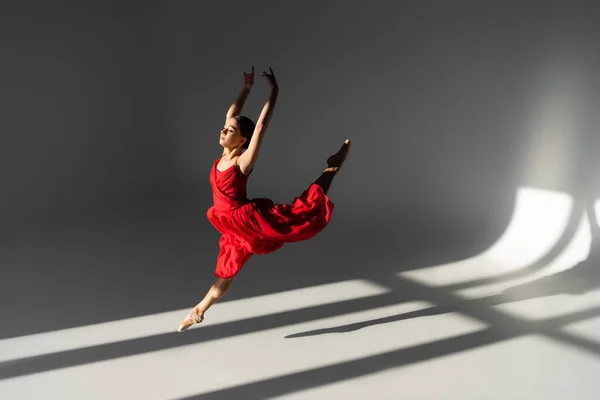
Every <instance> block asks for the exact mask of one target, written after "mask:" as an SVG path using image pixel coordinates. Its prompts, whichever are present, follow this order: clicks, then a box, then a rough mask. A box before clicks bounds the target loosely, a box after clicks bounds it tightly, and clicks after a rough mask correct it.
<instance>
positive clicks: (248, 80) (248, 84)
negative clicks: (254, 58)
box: [244, 66, 254, 89]
mask: <svg viewBox="0 0 600 400" xmlns="http://www.w3.org/2000/svg"><path fill="white" fill-rule="evenodd" d="M252 85H254V66H253V67H252V72H250V73H247V72H244V87H245V88H246V89H252Z"/></svg>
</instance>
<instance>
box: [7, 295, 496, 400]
mask: <svg viewBox="0 0 600 400" xmlns="http://www.w3.org/2000/svg"><path fill="white" fill-rule="evenodd" d="M431 306H432V304H429V303H425V302H410V303H403V304H396V305H393V306H388V307H382V308H377V309H372V310H368V311H364V312H358V313H351V314H345V315H339V316H333V317H331V318H324V319H320V320H315V321H310V322H306V323H299V324H294V325H288V326H285V327H278V328H275V329H268V330H262V331H257V332H253V333H250V334H245V335H239V336H235V337H229V338H224V339H219V340H213V341H210V342H206V343H197V344H192V345H186V346H181V347H177V348H171V349H166V350H159V351H153V352H149V353H144V354H139V355H135V356H129V357H122V358H119V359H115V360H107V361H101V362H95V363H91V364H86V365H82V366H75V367H68V368H63V369H59V370H54V371H47V372H42V373H37V374H32V375H28V376H21V377H17V378H10V379H6V380H3V381H0V392H2V393H6V394H7V395H8V397H9V398H13V397H11V396H15V398H16V395H17V394H18V396H19V398H41V397H43V398H46V399H47V398H60V399H62V400H67V399H81V398H86V399H89V400H92V399H107V398H114V396H115V394H116V393H118V397H119V398H143V399H147V400H150V399H157V400H158V399H161V400H164V399H173V398H181V397H185V396H189V395H193V394H198V393H205V392H210V391H214V390H222V389H226V388H229V387H232V386H237V385H242V384H248V383H253V382H258V381H262V380H265V379H270V378H274V377H278V376H283V375H287V374H291V373H298V372H301V371H307V370H311V369H313V368H318V367H322V366H327V365H335V364H337V363H340V362H344V361H350V360H357V359H361V358H363V357H368V356H372V355H376V354H383V353H386V352H389V351H394V350H398V349H403V348H410V347H412V346H415V345H419V344H424V343H429V342H436V341H438V340H443V339H446V338H450V337H456V336H461V335H464V334H467V333H470V332H475V331H480V330H483V329H485V328H486V327H487V325H485V324H483V323H481V322H479V321H476V320H473V319H471V318H468V317H466V316H463V315H461V314H459V313H446V314H440V315H433V316H429V317H427V318H412V319H405V320H399V321H395V322H389V323H384V324H379V325H377V324H375V325H371V326H366V327H363V328H362V329H359V330H355V331H352V332H347V333H341V334H339V333H338V334H336V333H332V334H322V335H315V336H307V337H302V338H293V339H289V338H286V336H289V335H294V334H297V333H302V332H307V331H315V330H317V331H318V330H321V329H327V328H333V327H336V326H344V325H348V324H353V323H363V322H365V321H370V320H374V319H379V318H386V317H390V316H395V315H401V314H404V313H409V312H414V311H417V310H422V309H425V308H428V307H431ZM198 329H202V328H198ZM107 382H110V384H107Z"/></svg>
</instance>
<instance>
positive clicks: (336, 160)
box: [327, 139, 351, 171]
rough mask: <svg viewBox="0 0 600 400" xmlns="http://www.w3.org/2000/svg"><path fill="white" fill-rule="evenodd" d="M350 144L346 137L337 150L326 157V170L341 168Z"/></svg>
mask: <svg viewBox="0 0 600 400" xmlns="http://www.w3.org/2000/svg"><path fill="white" fill-rule="evenodd" d="M350 145H351V143H350V140H348V139H346V140H345V141H344V144H343V145H342V147H340V149H339V150H338V152H337V153H335V154H334V155H332V156H330V157H329V158H328V159H327V169H328V170H331V171H338V170H339V169H340V168H342V165H343V164H344V161H346V157H348V153H350Z"/></svg>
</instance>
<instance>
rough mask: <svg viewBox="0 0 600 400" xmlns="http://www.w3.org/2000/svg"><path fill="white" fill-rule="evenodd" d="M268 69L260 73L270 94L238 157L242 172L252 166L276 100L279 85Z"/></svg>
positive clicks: (247, 170) (250, 168) (245, 172)
mask: <svg viewBox="0 0 600 400" xmlns="http://www.w3.org/2000/svg"><path fill="white" fill-rule="evenodd" d="M269 71H270V73H268V72H263V73H262V75H263V76H264V77H266V78H267V80H268V81H269V84H270V85H271V94H270V95H269V98H268V100H267V102H266V103H265V105H264V107H263V109H262V112H261V113H260V117H258V121H256V127H255V128H254V133H253V134H252V138H251V139H250V143H249V144H248V148H247V150H246V151H245V152H244V154H242V155H241V156H240V158H239V159H238V165H239V167H240V170H241V171H242V173H244V174H247V173H249V172H250V171H252V169H253V168H254V164H255V163H256V159H257V158H258V153H259V151H260V147H261V144H262V140H263V137H264V134H265V131H266V130H267V127H268V126H269V123H270V122H271V118H272V117H273V111H274V110H275V103H276V102H277V96H278V94H279V85H278V84H277V80H276V79H275V74H274V73H273V70H272V69H271V68H269Z"/></svg>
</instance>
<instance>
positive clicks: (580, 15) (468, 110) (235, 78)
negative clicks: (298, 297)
mask: <svg viewBox="0 0 600 400" xmlns="http://www.w3.org/2000/svg"><path fill="white" fill-rule="evenodd" d="M527 4H528V5H527V6H523V5H522V4H521V3H517V2H472V1H471V2H466V1H453V2H434V1H427V2H423V1H403V2H395V3H392V2H368V3H364V4H361V5H360V7H352V6H350V5H349V3H347V2H341V1H327V2H321V3H317V2H294V3H291V2H274V1H272V2H260V3H256V2H253V3H242V4H240V5H238V6H232V5H230V4H229V3H222V4H221V5H218V6H216V5H211V7H210V8H208V7H207V6H205V5H202V4H200V3H196V2H177V3H173V4H172V5H170V6H166V5H163V7H164V8H163V10H162V11H161V14H162V15H163V16H164V18H163V19H162V21H163V25H162V29H165V32H166V34H165V37H167V36H168V45H167V47H168V49H169V56H168V57H167V62H168V65H167V66H166V71H167V72H166V74H167V79H168V83H167V87H168V94H167V96H166V99H167V101H166V103H167V104H168V109H169V115H170V117H169V123H170V125H169V127H168V130H169V134H170V137H172V138H173V141H174V142H173V148H174V149H175V151H176V156H175V157H174V159H176V160H177V162H178V171H179V173H180V175H181V176H182V177H183V178H184V179H185V180H186V181H188V182H190V183H191V184H193V185H199V186H201V185H203V184H204V183H203V182H205V181H206V179H207V175H206V174H207V172H208V169H209V168H210V165H211V163H212V161H213V160H214V159H216V158H217V157H218V156H219V155H220V148H219V147H218V144H217V135H218V131H219V129H220V127H221V124H222V123H223V118H224V113H225V111H226V108H227V107H228V106H229V104H230V102H231V100H232V99H233V98H234V97H235V95H236V94H237V91H238V90H239V88H240V87H241V84H242V72H243V71H245V70H249V68H250V67H251V65H255V66H256V68H257V72H258V73H260V72H261V71H262V70H263V69H266V68H268V67H269V66H271V67H273V69H274V71H275V73H276V75H277V77H278V79H279V82H280V86H281V93H280V102H279V104H278V106H277V111H276V113H275V116H274V119H273V123H272V125H271V128H270V129H269V131H268V134H267V137H266V139H265V142H264V147H263V152H262V153H261V158H260V161H259V164H258V166H257V169H256V173H255V175H254V176H253V181H252V184H251V186H250V188H251V194H254V195H258V196H269V197H274V198H276V199H277V200H281V201H285V200H288V199H290V198H291V197H292V196H293V195H295V194H296V193H299V191H300V190H301V189H302V188H303V187H304V186H305V185H306V184H307V183H308V182H309V180H310V179H312V178H313V177H315V176H316V175H317V173H318V172H319V170H320V168H321V167H322V165H323V160H324V158H325V156H326V155H328V154H329V153H330V152H331V151H332V150H335V149H336V148H337V147H338V145H339V144H340V143H341V142H342V140H343V139H344V138H346V137H350V138H352V139H353V140H354V148H353V155H352V158H351V159H350V160H349V163H348V164H347V166H346V167H345V170H344V173H343V174H342V175H340V177H339V180H338V182H336V187H335V189H334V190H333V192H332V196H333V197H334V200H337V202H338V203H339V204H340V205H341V206H340V207H339V208H338V213H349V214H355V215H360V216H362V217H364V219H371V220H378V221H380V222H381V223H387V222H386V221H388V220H389V219H398V220H399V221H402V222H406V221H408V220H411V219H412V218H415V219H418V220H419V221H421V222H422V221H424V220H425V221H431V222H432V223H433V221H440V223H444V221H445V222H459V221H460V223H464V224H470V223H473V224H475V225H479V224H481V225H480V226H488V227H489V226H493V225H495V224H499V225H503V224H504V223H506V220H507V218H508V216H509V215H510V212H511V210H512V206H513V200H514V199H513V197H514V195H515V190H516V188H517V187H519V186H520V185H528V186H534V187H541V188H547V189H556V190H566V191H573V190H575V187H576V186H577V185H576V184H575V183H576V181H577V180H578V178H577V177H578V176H580V175H581V173H582V170H585V169H586V168H587V167H581V166H580V165H579V164H580V161H582V160H583V159H584V158H589V157H590V154H586V153H585V149H588V150H589V149H592V148H594V149H597V148H598V143H590V142H589V141H590V140H593V136H590V135H594V134H595V132H592V130H591V129H590V127H592V126H595V125H594V124H593V123H592V122H593V121H591V120H590V115H593V113H594V112H595V111H594V110H595V106H594V104H597V103H593V102H592V101H591V96H592V94H593V90H591V88H592V85H594V84H597V82H596V81H593V80H592V79H593V78H595V72H594V71H595V70H594V68H595V65H597V59H594V57H595V54H596V53H597V51H596V50H595V49H597V48H598V46H597V45H598V38H599V36H598V33H599V29H600V28H598V26H599V24H596V23H595V21H597V20H598V18H597V17H598V13H597V8H598V7H594V8H593V7H591V6H589V5H587V6H585V7H584V6H581V7H579V8H578V7H577V5H576V4H575V5H574V3H571V2H562V3H558V2H554V3H551V2H543V3H542V2H539V5H537V6H536V5H535V3H534V2H528V3H527ZM255 87H256V88H255V90H254V93H253V94H251V97H250V99H249V105H248V106H247V113H248V114H249V115H250V116H252V117H254V118H256V116H257V115H258V113H259V111H260V107H261V106H262V103H263V102H264V99H265V98H266V93H267V89H266V83H265V82H264V81H263V79H262V78H261V77H260V76H259V77H257V83H256V85H255ZM561 110H562V111H561ZM561 112H562V113H563V114H564V115H557V114H560V113H561ZM557 118H558V120H557ZM586 124H587V126H584V125H586ZM591 145H592V146H591ZM591 154H592V157H593V151H592V153H591ZM203 188H204V190H208V187H207V186H204V187H203ZM207 202H210V199H208V200H207ZM207 205H208V203H207Z"/></svg>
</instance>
